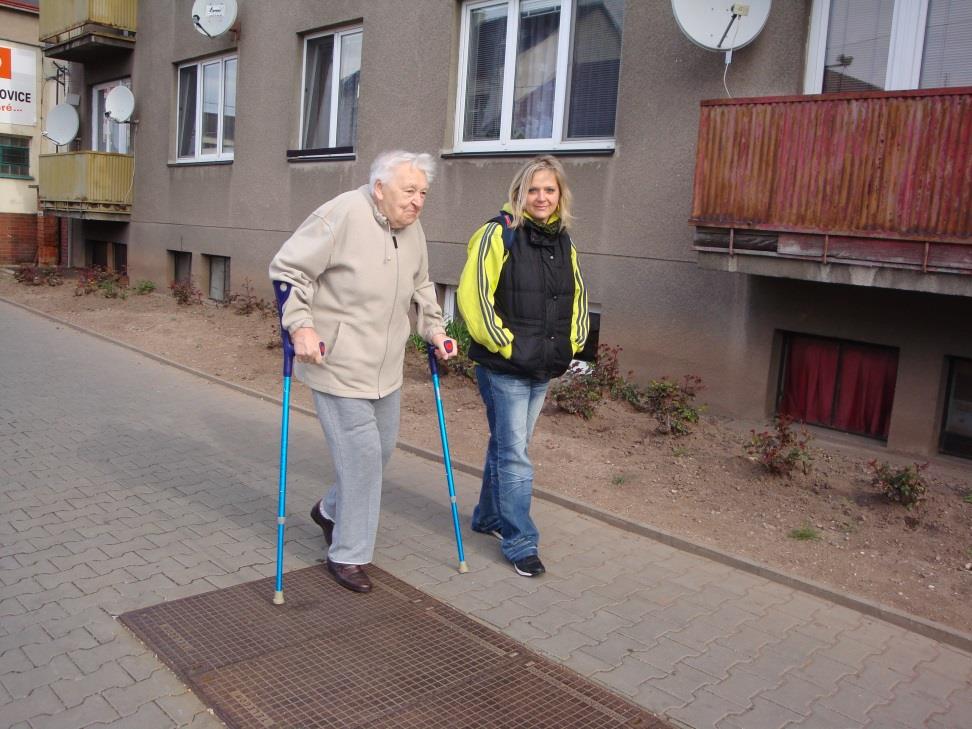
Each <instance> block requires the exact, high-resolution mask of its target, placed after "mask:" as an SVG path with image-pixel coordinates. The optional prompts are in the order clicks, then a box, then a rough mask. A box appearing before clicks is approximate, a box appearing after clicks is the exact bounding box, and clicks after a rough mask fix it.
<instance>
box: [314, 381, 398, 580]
mask: <svg viewBox="0 0 972 729" xmlns="http://www.w3.org/2000/svg"><path fill="white" fill-rule="evenodd" d="M313 392H314V407H315V408H316V409H317V418H318V420H320V421H321V427H322V428H323V429H324V436H325V437H326V438H327V444H328V446H329V447H330V450H331V459H332V460H333V461H334V470H335V473H336V477H335V480H334V485H333V486H331V488H330V490H328V492H327V494H326V495H325V496H324V499H323V500H322V501H321V510H322V511H323V512H324V515H325V516H326V517H327V518H329V519H331V520H332V521H334V535H333V538H332V541H331V548H330V549H329V550H328V552H327V556H328V557H329V558H330V560H331V561H332V562H339V563H341V564H368V563H369V562H371V558H372V556H373V555H374V552H375V537H376V535H377V534H378V516H379V513H380V510H381V485H382V473H383V471H384V468H385V466H386V465H387V464H388V461H389V459H390V458H391V455H392V452H393V451H394V450H395V442H396V441H397V440H398V419H399V406H400V404H401V391H400V390H396V391H395V392H393V393H391V394H390V395H386V396H385V397H382V398H379V399H377V400H365V399H358V398H351V397H338V396H337V395H328V394H327V393H324V392H318V391H317V390H314V391H313Z"/></svg>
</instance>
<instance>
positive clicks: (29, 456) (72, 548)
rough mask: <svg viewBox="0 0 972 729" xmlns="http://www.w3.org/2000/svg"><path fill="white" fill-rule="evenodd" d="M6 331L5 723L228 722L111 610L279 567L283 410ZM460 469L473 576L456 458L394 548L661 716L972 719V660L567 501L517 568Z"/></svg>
mask: <svg viewBox="0 0 972 729" xmlns="http://www.w3.org/2000/svg"><path fill="white" fill-rule="evenodd" d="M0 342H3V345H2V347H0V727H16V728H17V729H40V728H48V727H50V728H53V727H65V728H72V727H95V726H113V727H133V728H137V729H154V728H155V727H165V728H168V727H182V726H188V727H193V729H202V728H204V727H217V726H220V723H219V722H218V721H217V720H216V719H215V718H213V717H212V716H211V715H210V714H209V713H208V712H207V711H206V709H205V707H204V706H203V705H202V704H201V703H200V702H199V701H198V700H197V699H196V697H195V696H194V695H193V694H191V693H190V692H189V691H188V690H187V689H186V688H185V686H183V685H182V684H181V683H180V682H179V681H178V680H177V679H176V678H175V677H174V676H173V675H172V674H171V673H170V672H169V671H168V669H166V668H164V667H163V666H162V664H161V663H159V662H158V661H157V659H156V658H155V657H154V656H153V655H152V654H151V653H150V652H149V651H148V650H147V649H146V648H144V647H143V646H142V645H141V644H140V643H138V641H136V640H135V639H134V638H133V637H132V636H131V635H130V634H129V633H128V632H127V631H126V630H125V629H124V628H123V627H122V626H121V625H120V624H119V623H118V622H117V621H116V620H115V619H114V617H113V616H115V615H118V614H119V613H122V612H125V611H128V610H133V609H136V608H141V607H146V606H149V605H153V604H155V603H158V602H161V601H163V600H172V599H174V598H177V597H182V596H185V595H192V594H198V593H202V592H207V591H210V590H213V589H215V588H219V587H225V586H228V585H234V584H238V583H241V582H247V581H250V580H254V579H257V578H260V577H266V576H268V575H271V574H273V562H274V556H275V555H274V550H275V543H274V533H275V513H276V483H277V458H278V439H279V406H277V405H274V404H272V403H269V402H263V401H260V400H257V399H255V398H252V397H248V396H246V395H243V394H240V393H238V392H236V391H234V390H231V389H229V388H226V387H222V386H220V385H218V384H213V383H210V382H207V381H205V380H202V379H200V378H198V377H194V376H192V375H189V374H186V373H184V372H181V371H179V370H176V369H174V368H171V367H166V366H164V365H161V364H158V363H156V362H154V361H152V360H149V359H147V358H144V357H141V356H139V355H137V354H134V353H132V352H130V351H127V350H125V349H123V348H120V347H117V346H114V345H112V344H109V343H107V342H104V341H101V340H99V339H96V338H94V337H90V336H87V335H84V334H81V333H78V332H76V331H74V330H71V329H69V328H66V327H61V326H57V325H55V324H53V323H51V322H49V321H47V320H46V319H43V318H40V317H37V316H35V315H32V314H30V313H27V312H24V311H22V310H20V309H17V308H15V307H12V306H10V305H8V304H5V303H3V302H0ZM430 418H431V419H432V420H431V421H430V422H431V423H432V424H433V426H434V412H432V410H431V406H430ZM290 450H291V458H290V479H289V493H290V499H289V502H290V505H291V507H292V508H291V518H290V523H289V526H288V542H287V553H286V569H295V568H298V567H304V566H308V565H312V564H314V563H315V562H316V560H317V559H318V558H319V557H320V556H321V555H322V547H323V542H322V540H321V537H320V530H319V529H318V528H317V527H316V526H314V525H313V524H312V523H311V522H310V520H309V519H308V518H307V517H306V515H305V511H306V510H307V508H308V506H309V504H310V503H311V502H312V500H313V499H314V498H315V495H316V494H317V492H318V491H319V490H320V488H321V478H322V473H321V471H322V467H323V464H326V455H325V449H324V443H323V438H322V436H321V434H320V430H319V426H318V425H317V422H316V421H315V420H314V419H312V418H310V417H307V416H304V415H301V414H298V413H295V414H294V416H293V418H292V420H291V440H290ZM456 477H457V488H458V492H459V503H460V505H461V510H462V512H463V517H464V520H465V523H464V529H465V532H464V534H465V537H466V543H465V546H466V553H467V554H466V557H467V561H468V563H469V566H470V570H471V571H470V572H469V573H468V574H464V575H460V574H458V572H457V570H456V553H455V544H454V542H453V537H452V528H451V518H450V515H449V511H448V508H447V506H448V500H447V497H446V495H445V480H444V476H443V473H442V468H441V465H440V464H436V463H432V462H430V461H428V460H425V459H422V458H419V457H417V456H414V455H411V454H408V453H404V452H399V453H397V454H396V456H395V458H394V460H393V461H392V467H391V475H390V478H389V480H388V484H387V490H386V493H385V497H384V502H383V504H384V508H383V516H382V528H381V531H380V534H379V550H378V555H377V557H376V563H377V564H378V565H379V566H380V567H382V568H384V569H386V570H388V571H389V572H391V573H392V574H394V575H395V576H397V577H399V578H401V579H403V580H405V581H407V582H409V583H411V584H413V585H415V586H417V587H419V588H420V589H422V590H425V591H427V592H429V593H430V594H432V595H433V596H435V597H437V598H439V599H441V600H444V601H445V602H447V603H449V604H451V605H453V606H455V607H457V608H458V609H460V610H463V611H465V612H467V613H468V614H470V615H472V616H473V617H475V618H478V619H480V620H482V621H483V622H485V623H487V624H489V625H492V626H495V627H496V628H498V629H500V630H502V631H503V632H505V633H506V634H507V635H509V636H511V637H513V638H515V639H517V640H520V641H522V642H524V643H525V644H527V645H528V646H529V647H530V648H532V649H534V650H536V651H539V652H541V653H544V654H546V655H548V656H550V657H552V658H554V659H557V660H560V661H562V662H563V663H564V665H566V666H569V667H570V668H573V669H574V670H576V671H578V672H579V673H581V674H583V675H585V676H588V677H590V678H591V679H593V680H595V681H598V682H600V683H602V684H604V685H605V686H607V687H609V688H611V689H613V690H615V691H618V692H620V693H622V694H624V695H626V696H628V697H630V698H632V699H633V700H635V701H637V702H639V703H640V704H642V705H643V706H645V707H646V708H647V709H649V710H651V711H653V712H656V713H659V714H663V715H666V716H668V717H669V718H670V719H672V720H673V721H675V722H681V723H682V724H684V725H685V726H688V727H693V728H695V729H702V728H703V727H718V728H719V729H760V728H761V727H805V728H810V727H821V728H823V727H833V728H836V729H854V728H856V727H875V728H877V727H880V728H881V729H884V728H888V729H916V728H917V727H930V728H932V729H944V728H945V727H950V728H952V729H968V728H969V727H972V656H970V655H969V654H967V653H964V652H962V651H960V650H957V649H955V648H952V647H950V646H947V645H943V644H940V643H937V642H935V641H933V640H930V639H928V638H924V637H921V636H919V635H916V634H914V633H910V632H908V631H906V630H903V629H901V628H898V627H895V626H892V625H890V624H887V623H884V622H881V621H878V620H875V619H872V618H869V617H865V616H863V615H861V614H860V613H857V612H854V611H852V610H849V609H847V608H843V607H839V606H836V605H833V604H831V603H828V602H826V601H824V600H821V599H819V598H816V597H812V596H809V595H807V594H805V593H801V592H798V591H795V590H793V589H790V588H788V587H785V586H782V585H779V584H776V583H772V582H769V581H767V580H765V579H763V578H760V577H756V576H753V575H751V574H748V573H745V572H741V571H738V570H734V569H732V568H731V567H728V566H726V565H723V564H720V563H717V562H713V561H710V560H706V559H704V558H701V557H697V556H693V555H690V554H686V553H684V552H680V551H677V550H674V549H672V548H670V547H667V546H665V545H662V544H659V543H658V542H655V541H652V540H650V539H647V538H644V537H639V536H635V535H632V534H631V533H628V532H624V531H621V530H619V529H616V528H614V527H611V526H608V525H605V524H603V523H601V522H598V521H596V520H594V519H591V518H589V517H586V516H582V515H579V514H577V513H575V512H572V511H569V510H567V509H565V508H563V507H561V506H558V505H555V504H552V503H549V502H543V501H538V502H535V512H536V513H535V516H536V519H537V521H538V523H539V526H540V530H541V533H542V535H543V545H542V553H543V557H544V562H545V563H546V564H547V567H548V570H549V572H548V574H547V575H546V576H545V577H543V578H541V579H537V580H528V579H525V578H522V577H518V576H517V575H515V574H514V573H513V571H512V569H510V567H509V566H508V565H507V564H506V563H505V562H504V561H503V560H502V559H501V557H500V555H499V550H498V545H497V543H496V541H495V540H494V539H492V538H491V537H486V536H481V535H475V534H472V533H471V532H469V531H468V529H466V528H465V527H466V524H468V515H469V512H470V510H471V506H472V504H473V502H474V499H475V493H476V491H477V489H478V483H477V482H476V479H474V478H472V477H470V476H467V475H465V474H462V473H457V474H456ZM285 588H286V584H285ZM269 597H270V596H269V595H268V599H269ZM365 599H366V598H365Z"/></svg>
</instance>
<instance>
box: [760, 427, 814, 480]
mask: <svg viewBox="0 0 972 729" xmlns="http://www.w3.org/2000/svg"><path fill="white" fill-rule="evenodd" d="M792 423H793V420H792V418H789V417H787V416H785V415H777V416H776V422H775V427H774V430H773V431H763V432H762V433H757V432H756V431H755V430H752V431H750V433H751V434H752V437H751V438H750V440H749V442H748V443H746V444H745V446H744V448H745V450H746V453H747V455H748V456H749V458H750V460H752V461H754V462H756V463H758V464H760V465H761V466H763V468H765V469H766V470H767V471H769V472H770V473H772V474H775V475H777V476H786V477H787V478H790V476H791V475H792V473H793V469H795V468H797V467H799V468H800V470H801V471H803V473H805V474H807V473H810V470H811V469H812V467H813V454H812V453H811V452H810V441H811V440H812V436H811V435H810V434H809V433H808V432H807V431H806V429H805V428H801V429H800V432H799V433H795V432H793V429H792V428H791V427H790V426H791V425H792Z"/></svg>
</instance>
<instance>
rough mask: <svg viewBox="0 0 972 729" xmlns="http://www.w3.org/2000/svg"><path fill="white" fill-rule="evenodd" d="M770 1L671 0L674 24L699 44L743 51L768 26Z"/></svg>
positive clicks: (711, 47)
mask: <svg viewBox="0 0 972 729" xmlns="http://www.w3.org/2000/svg"><path fill="white" fill-rule="evenodd" d="M769 11H770V0H746V1H745V2H739V3H737V2H732V1H731V0H672V12H673V13H674V14H675V22H677V23H678V27H679V28H680V29H681V31H682V32H683V33H685V35H687V36H688V38H689V40H691V41H692V42H693V43H695V44H696V45H699V46H702V47H703V48H705V49H707V50H710V51H731V50H734V49H736V48H742V47H743V46H745V45H747V44H748V43H750V42H752V40H753V38H755V37H756V36H757V35H759V32H760V31H761V30H762V29H763V26H764V25H766V19H767V18H768V17H769Z"/></svg>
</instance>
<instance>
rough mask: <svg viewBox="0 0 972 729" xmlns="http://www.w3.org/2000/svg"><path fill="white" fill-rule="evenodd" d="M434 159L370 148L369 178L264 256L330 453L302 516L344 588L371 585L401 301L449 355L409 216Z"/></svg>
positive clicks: (405, 322) (394, 406) (405, 312)
mask: <svg viewBox="0 0 972 729" xmlns="http://www.w3.org/2000/svg"><path fill="white" fill-rule="evenodd" d="M434 169H435V167H434V161H433V160H432V158H431V157H430V156H429V155H427V154H415V153H412V152H405V151H401V150H395V151H391V152H384V153H382V154H380V155H379V156H378V157H377V158H376V159H375V162H374V164H373V165H372V167H371V178H370V181H369V184H367V185H363V186H361V187H360V188H358V189H357V190H351V191H350V192H346V193H344V194H342V195H338V196H337V197H336V198H334V199H332V200H330V201H328V202H326V203H324V204H323V205H321V206H320V207H319V208H318V209H317V210H315V211H314V212H313V213H311V215H310V217H308V218H307V220H305V221H304V222H303V223H302V224H301V225H300V227H299V228H297V230H296V231H295V232H294V234H293V235H292V236H290V238H289V239H287V240H286V241H285V242H284V244H283V246H282V247H281V248H280V251H279V252H278V253H277V255H276V256H274V258H273V260H272V261H271V262H270V278H271V279H273V280H275V281H285V282H287V283H289V284H290V285H291V287H292V291H291V295H290V298H288V299H287V303H286V305H285V307H284V310H283V318H282V323H283V326H285V327H286V328H287V331H288V332H289V333H290V336H291V337H292V339H293V342H294V352H295V355H296V359H297V368H296V374H297V377H298V378H300V380H301V381H303V382H304V383H305V384H307V385H308V386H309V387H310V388H311V390H312V391H313V394H314V406H315V408H316V409H317V416H318V418H319V419H320V421H321V427H322V428H323V430H324V434H325V437H326V438H327V443H328V446H329V447H330V451H331V456H332V460H333V461H334V470H335V480H334V484H333V486H331V488H330V489H329V490H328V491H327V493H326V494H325V495H324V497H323V498H322V499H321V500H320V501H318V502H316V503H315V504H314V506H313V508H312V509H311V518H312V519H313V520H314V522H315V523H316V524H317V525H318V526H320V527H321V530H322V531H323V533H324V539H325V541H326V542H327V544H328V551H327V569H328V571H329V572H330V573H331V575H332V576H333V577H334V579H335V580H336V581H337V582H338V584H340V585H341V586H342V587H346V588H347V589H349V590H354V591H355V592H368V591H369V590H371V580H370V579H369V578H368V575H367V574H366V573H365V571H364V565H367V564H368V563H369V562H371V558H372V555H373V554H374V550H375V536H376V534H377V531H378V517H379V507H380V504H381V487H382V475H383V471H384V468H385V466H386V465H387V464H388V460H389V458H391V454H392V451H393V450H394V448H395V441H396V439H397V436H398V422H399V400H400V391H401V386H402V368H403V360H404V358H405V344H406V342H407V340H408V334H409V330H410V324H409V310H410V309H411V308H412V307H413V306H414V307H415V309H416V311H417V324H416V326H417V330H418V332H419V334H421V335H422V337H423V338H424V339H425V340H426V341H427V342H430V343H432V344H434V345H435V346H436V356H438V357H439V358H441V359H448V358H449V357H453V356H455V350H454V348H453V349H452V350H451V351H447V350H446V347H445V344H444V343H445V342H446V341H451V340H449V338H448V337H447V336H446V333H445V328H444V326H443V323H442V312H441V310H440V309H439V304H438V303H437V301H436V298H435V286H434V284H433V283H432V282H431V281H430V280H429V275H428V251H427V248H426V241H425V233H424V232H423V231H422V225H421V223H420V222H419V219H418V218H419V215H420V214H421V212H422V208H423V207H424V206H425V197H426V195H427V193H428V190H429V184H430V183H431V182H432V177H433V174H434ZM320 342H323V343H325V345H326V355H324V352H322V350H321V348H320V344H319V343H320Z"/></svg>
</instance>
